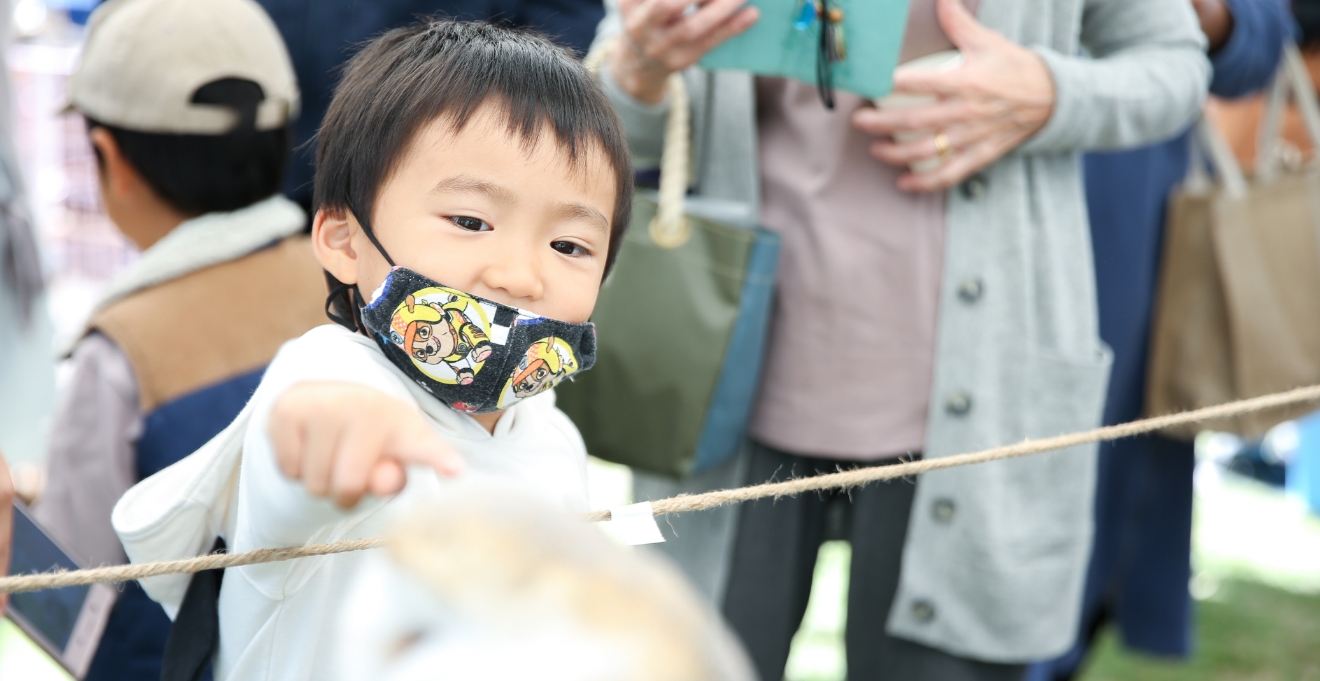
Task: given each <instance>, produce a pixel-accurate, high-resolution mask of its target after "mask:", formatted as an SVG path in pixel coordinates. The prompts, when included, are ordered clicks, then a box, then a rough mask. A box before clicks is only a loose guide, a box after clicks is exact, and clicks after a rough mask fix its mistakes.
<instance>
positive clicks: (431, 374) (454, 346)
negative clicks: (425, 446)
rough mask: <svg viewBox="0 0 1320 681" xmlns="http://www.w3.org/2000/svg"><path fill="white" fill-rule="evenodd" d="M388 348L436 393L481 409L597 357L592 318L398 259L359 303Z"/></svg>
mask: <svg viewBox="0 0 1320 681" xmlns="http://www.w3.org/2000/svg"><path fill="white" fill-rule="evenodd" d="M362 322H363V324H364V325H365V326H366V327H367V329H368V330H369V331H370V333H371V337H372V338H373V339H374V340H375V341H376V343H377V344H378V345H379V346H380V348H381V350H382V351H383V352H384V353H385V356H386V357H388V358H389V359H390V361H391V362H393V363H394V365H395V366H397V367H399V369H400V370H402V371H403V372H404V373H405V374H407V375H408V376H409V377H410V378H412V379H413V380H414V381H416V382H417V384H418V385H420V386H422V388H424V389H426V391H427V392H429V393H431V394H432V395H434V396H435V397H436V399H438V400H440V401H441V402H444V403H445V404H447V405H449V406H450V407H452V408H454V409H457V410H459V411H463V412H467V413H470V414H486V413H490V412H492V411H498V410H500V409H506V408H508V407H511V406H513V405H514V404H516V403H518V402H519V401H521V400H524V399H526V398H528V397H531V396H533V395H536V394H539V393H542V392H545V391H546V390H549V389H550V388H553V387H555V386H556V385H558V383H559V382H560V381H562V380H564V379H565V378H567V377H568V376H572V375H573V374H576V373H577V372H579V371H586V370H587V369H590V368H591V366H592V365H593V364H595V363H596V326H595V325H594V324H592V323H591V322H585V323H580V324H573V323H570V322H561V321H558V320H555V319H550V318H548V317H542V316H540V315H537V314H534V313H532V312H528V311H527V310H520V309H518V308H516V307H510V306H508V305H502V304H500V303H497V302H495V301H493V300H486V299H485V298H481V297H478V296H474V295H471V294H469V293H464V292H462V291H459V290H457V289H453V288H449V287H447V286H443V285H441V284H439V283H437V282H435V281H434V280H431V279H428V278H426V277H424V276H422V275H420V274H418V273H416V272H414V271H412V270H410V269H407V268H404V267H395V268H394V269H392V270H390V274H389V276H387V277H386V278H385V282H384V283H383V284H381V285H380V288H378V289H376V292H375V293H374V294H372V297H371V302H370V303H368V304H367V305H366V306H365V307H363V308H362Z"/></svg>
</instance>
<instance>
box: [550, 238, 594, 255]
mask: <svg viewBox="0 0 1320 681" xmlns="http://www.w3.org/2000/svg"><path fill="white" fill-rule="evenodd" d="M550 248H553V249H555V251H557V252H559V253H563V254H564V255H590V254H591V253H590V251H588V250H587V249H585V248H583V247H582V246H580V245H578V244H575V243H573V242H572V241H555V242H552V243H551V244H550Z"/></svg>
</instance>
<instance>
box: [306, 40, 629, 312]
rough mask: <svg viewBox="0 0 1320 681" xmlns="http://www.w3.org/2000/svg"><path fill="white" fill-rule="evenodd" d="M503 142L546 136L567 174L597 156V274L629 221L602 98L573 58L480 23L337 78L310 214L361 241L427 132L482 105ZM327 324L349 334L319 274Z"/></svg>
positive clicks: (620, 153) (459, 123)
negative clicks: (494, 118) (600, 242)
mask: <svg viewBox="0 0 1320 681" xmlns="http://www.w3.org/2000/svg"><path fill="white" fill-rule="evenodd" d="M487 103H490V104H494V105H496V106H498V107H499V110H500V111H501V113H502V114H503V115H504V117H505V120H506V122H507V123H508V130H509V133H510V134H512V135H517V136H518V137H520V138H521V139H522V140H523V141H524V142H526V143H533V142H535V140H536V139H537V138H538V135H539V134H540V133H541V130H542V127H543V126H547V125H548V126H549V127H550V129H551V130H552V131H553V132H554V135H555V138H556V139H557V140H558V142H559V144H560V145H561V147H562V148H563V149H564V150H566V151H567V152H568V155H569V158H570V159H572V161H573V162H574V163H584V162H585V160H586V159H587V158H588V155H589V154H590V152H591V150H593V149H599V150H601V151H602V152H603V153H604V155H605V157H606V158H607V159H609V162H610V164H611V165H612V166H613V170H614V175H615V202H614V215H613V216H612V217H611V220H610V244H609V249H608V252H607V254H606V259H605V272H606V273H608V272H609V270H610V268H611V267H613V265H614V260H615V257H616V256H617V255H618V253H619V247H620V246H621V245H622V244H623V233H624V230H626V229H627V227H628V220H629V218H630V217H631V214H632V192H633V175H632V160H631V156H630V153H629V149H628V141H627V138H626V137H625V136H624V133H623V127H622V125H620V123H619V120H618V118H617V117H616V116H615V114H614V109H613V108H612V107H611V106H610V103H609V101H608V100H606V98H605V95H604V93H603V92H602V91H601V89H600V87H599V85H597V83H596V81H595V79H594V78H592V77H591V74H589V73H588V72H587V70H586V68H584V67H583V66H582V63H581V62H579V61H578V60H577V59H575V58H574V56H573V55H572V53H571V52H569V51H568V50H566V49H565V48H562V47H559V46H557V45H555V44H554V43H552V42H550V41H549V40H547V39H545V38H543V37H541V36H539V35H537V34H535V33H532V32H530V31H525V30H520V29H515V28H507V27H503V26H496V25H492V24H488V23H484V22H456V21H444V20H438V21H430V22H426V23H419V24H416V25H413V26H409V27H406V28H399V29H395V30H392V31H389V32H388V33H385V34H383V35H381V36H380V37H378V38H376V39H375V40H373V41H372V42H371V43H369V44H368V45H367V46H366V47H365V48H363V49H362V51H361V52H359V53H358V54H357V55H356V56H354V57H353V59H352V60H351V61H349V62H348V64H347V66H346V67H345V71H344V77H343V80H342V81H340V83H339V86H338V88H336V90H335V95H334V99H332V100H331V102H330V108H329V109H328V110H327V111H326V115H325V119H324V121H323V122H322V124H321V130H320V132H319V133H318V136H317V150H316V187H315V196H314V201H313V208H314V209H315V210H324V211H328V212H330V213H331V214H334V215H343V214H344V213H345V211H348V212H351V213H352V214H353V215H354V216H355V217H356V218H357V219H358V221H359V223H361V224H362V225H363V227H364V228H365V229H367V230H370V229H371V226H370V224H371V223H370V220H371V217H372V214H373V210H374V208H375V202H376V197H377V195H378V194H379V193H380V190H381V187H383V186H384V184H385V182H386V180H388V179H389V176H390V174H391V173H393V172H394V170H395V168H396V167H397V166H398V164H399V161H400V159H401V158H402V157H403V155H404V154H405V153H407V151H408V145H409V144H410V143H411V142H412V141H413V138H414V137H415V136H416V135H417V133H418V132H419V131H420V130H421V129H422V127H424V126H425V125H427V124H428V123H430V122H432V121H434V120H436V119H438V118H441V117H445V118H448V119H449V120H450V121H451V122H452V125H453V130H454V131H455V132H457V131H459V130H461V129H462V128H463V126H464V125H466V124H467V123H468V121H469V120H470V119H471V118H472V116H473V115H474V114H475V113H476V112H477V110H478V109H480V108H481V107H482V106H483V105H484V104H487ZM326 279H327V281H328V282H329V284H330V287H331V294H332V295H331V298H332V299H331V300H330V301H329V304H331V305H333V307H334V313H335V314H334V315H332V317H331V318H332V319H335V318H336V317H338V319H336V321H340V323H345V324H346V325H349V324H348V322H349V320H355V319H356V315H355V312H356V305H355V303H354V301H353V300H352V299H351V298H349V288H350V287H346V286H343V285H341V284H340V283H339V282H338V281H336V280H335V279H334V277H332V276H330V274H329V273H327V274H326Z"/></svg>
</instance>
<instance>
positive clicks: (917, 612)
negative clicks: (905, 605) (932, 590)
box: [912, 601, 935, 624]
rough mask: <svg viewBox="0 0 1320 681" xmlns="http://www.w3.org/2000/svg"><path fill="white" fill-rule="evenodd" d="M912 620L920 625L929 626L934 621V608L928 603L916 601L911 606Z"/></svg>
mask: <svg viewBox="0 0 1320 681" xmlns="http://www.w3.org/2000/svg"><path fill="white" fill-rule="evenodd" d="M912 618H913V619H915V620H916V621H918V622H920V623H922V624H929V623H930V622H932V621H934V619H935V606H934V605H931V603H930V601H916V602H914V603H913V604H912Z"/></svg>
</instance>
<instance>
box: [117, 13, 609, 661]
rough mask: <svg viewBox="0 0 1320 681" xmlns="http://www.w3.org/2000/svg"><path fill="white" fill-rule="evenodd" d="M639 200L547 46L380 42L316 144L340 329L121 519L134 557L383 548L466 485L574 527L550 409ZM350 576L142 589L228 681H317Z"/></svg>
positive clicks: (575, 483) (471, 37)
mask: <svg viewBox="0 0 1320 681" xmlns="http://www.w3.org/2000/svg"><path fill="white" fill-rule="evenodd" d="M631 196H632V168H631V164H630V159H629V150H628V147H627V142H626V140H625V138H624V136H623V132H622V129H621V126H620V124H619V121H618V119H617V118H616V117H615V115H614V113H613V110H612V109H611V107H610V105H609V103H608V101H607V100H606V99H605V97H604V95H603V94H602V93H601V91H600V89H599V87H598V86H597V84H596V83H595V81H594V80H593V79H592V78H591V77H590V76H589V75H588V74H587V72H586V71H585V69H584V68H583V66H582V65H581V64H580V63H579V62H578V61H577V60H576V59H574V58H573V57H572V55H571V54H569V53H568V52H566V51H565V50H563V49H562V48H558V47H555V46H554V45H553V44H551V43H550V42H549V41H547V40H545V39H543V38H540V37H537V36H534V35H532V34H529V33H525V32H520V31H516V30H513V29H507V28H501V27H496V26H491V25H488V24H482V23H456V22H434V23H429V24H421V25H417V26H413V27H410V28H406V29H399V30H395V31H391V32H389V33H387V34H385V35H383V36H381V37H379V38H378V39H376V40H375V41H373V42H372V43H371V44H369V45H368V46H367V47H365V48H364V49H363V50H362V51H361V52H360V53H358V55H357V56H355V57H354V58H353V60H352V61H351V62H350V63H349V65H348V67H347V69H346V71H345V72H344V75H343V79H342V81H341V83H340V85H339V88H338V90H337V92H336V94H335V97H334V100H333V101H332V103H331V106H330V108H329V111H328V113H327V115H326V118H325V120H324V123H323V125H322V128H321V131H320V133H319V148H318V152H317V175H316V198H315V205H316V215H315V217H314V220H313V228H312V244H313V249H314V251H315V254H316V258H317V260H318V262H319V263H320V264H321V266H322V267H323V268H324V269H325V271H326V273H327V279H328V280H329V282H330V284H331V285H330V290H329V294H330V295H329V299H328V301H327V305H328V307H329V308H330V312H331V316H332V318H333V319H334V320H335V321H336V322H337V324H336V325H326V326H322V327H318V328H316V329H313V330H311V331H309V332H308V333H306V334H305V335H303V336H302V337H301V338H299V339H297V340H295V341H292V342H290V343H288V344H286V345H285V346H284V347H283V348H282V349H281V350H280V352H279V354H278V355H277V356H276V357H275V359H274V361H272V362H271V364H270V367H269V368H268V370H267V372H266V374H265V376H264V377H263V378H262V381H261V384H260V386H259V387H258V388H257V391H256V393H255V395H254V396H253V399H252V401H251V402H250V404H249V405H248V407H247V408H246V409H245V410H244V412H243V413H242V414H240V416H239V417H238V418H237V419H236V420H235V421H234V423H233V424H231V425H230V426H229V428H227V429H226V430H225V431H224V432H222V433H221V434H220V435H218V436H217V437H216V438H214V439H213V440H212V441H211V442H209V443H208V444H207V445H206V446H204V447H203V448H201V449H200V450H198V451H197V452H196V453H194V454H193V455H191V456H189V457H188V458H187V459H185V460H184V461H183V462H180V463H179V464H177V465H175V466H174V467H172V468H170V469H167V470H165V471H163V472H161V473H159V474H157V475H156V476H154V477H152V478H149V479H147V480H145V481H143V482H142V483H140V484H138V485H137V486H136V487H134V488H133V489H132V490H130V491H129V492H128V493H127V494H126V495H125V496H124V498H123V499H122V500H121V501H120V503H119V504H118V505H117V507H116V508H115V512H114V526H115V529H116V531H117V532H118V533H119V536H120V538H121V539H122V540H123V542H124V545H125V547H126V549H127V551H128V554H129V556H130V558H131V559H132V560H133V561H134V562H147V561H155V560H166V559H171V558H181V557H185V556H192V555H197V554H199V553H202V552H205V551H206V550H208V549H209V548H210V547H211V546H212V545H213V544H214V538H215V537H216V536H217V535H218V536H220V537H222V538H223V539H224V541H225V542H226V544H227V545H228V549H229V550H230V551H248V550H252V549H259V548H269V547H282V546H295V545H302V544H308V543H317V542H327V541H336V540H341V539H352V538H360V537H372V536H378V535H380V534H382V533H384V532H385V530H386V528H387V527H388V526H389V525H390V524H391V523H392V522H393V521H395V520H396V519H397V518H399V517H400V515H401V514H403V513H406V512H407V511H408V509H409V508H410V507H413V506H415V505H416V504H417V503H418V502H427V501H435V500H438V499H443V498H445V497H446V496H447V495H449V494H450V493H451V492H452V486H453V485H455V484H460V483H459V482H457V481H454V480H451V478H452V476H454V475H456V474H457V473H458V472H459V471H460V469H462V470H463V471H465V472H464V474H463V477H464V478H465V479H469V478H495V479H499V480H501V481H502V482H504V483H505V484H507V485H513V486H515V487H517V488H518V489H519V490H521V492H520V493H526V494H529V495H531V496H535V497H537V498H540V499H542V501H543V502H544V503H546V504H549V505H550V506H551V507H552V508H555V509H557V510H562V511H564V512H582V511H585V510H586V509H587V493H586V451H585V448H584V446H583V443H582V440H581V437H580V436H579V435H578V433H577V430H576V429H575V428H574V426H573V424H572V423H571V422H570V421H569V420H568V419H567V417H565V416H564V414H563V413H562V412H560V411H559V410H558V409H557V408H556V407H555V403H554V395H553V392H552V391H551V390H550V389H551V388H553V387H554V386H555V385H556V384H557V383H558V382H559V381H561V380H562V379H564V378H566V377H569V376H571V375H573V374H575V373H577V372H579V371H583V370H586V369H588V368H590V367H591V365H592V363H593V362H594V361H595V352H596V346H595V331H594V327H592V325H591V324H590V322H589V319H590V317H591V314H592V309H593V308H594V306H595V302H596V297H597V295H598V293H599V290H600V286H601V283H602V282H603V280H604V277H605V275H606V273H607V272H608V271H609V268H610V266H611V265H612V263H613V261H614V259H615V256H616V255H617V253H618V251H619V247H620V245H621V242H622V235H623V231H624V229H625V228H626V226H627V222H628V217H629V215H630V210H631V207H630V203H631ZM283 294H284V292H283V291H281V290H271V291H270V292H269V294H268V295H271V296H275V297H278V296H282V295H283ZM529 369H531V371H530V373H529V372H528V370H529ZM364 559H365V555H364V554H363V553H361V552H359V553H348V554H339V555H333V556H326V557H318V558H311V559H306V560H295V561H288V562H276V563H266V564H259V565H251V566H245V567H239V568H231V569H229V570H226V571H225V574H224V579H223V582H219V581H218V580H215V579H214V578H213V577H210V576H200V575H199V576H198V577H194V578H191V579H190V578H188V577H186V576H163V577H154V578H149V579H146V580H143V587H144V588H145V589H146V590H147V592H148V593H149V594H151V596H152V597H153V598H155V599H156V600H157V601H158V602H160V603H161V604H162V605H164V606H165V607H166V609H167V611H169V612H171V614H175V613H177V619H176V623H175V627H176V631H178V630H179V628H180V627H184V626H186V627H187V630H188V631H193V632H203V631H208V630H209V629H208V627H212V626H218V629H217V630H218V635H217V637H216V638H217V639H218V640H217V641H215V643H216V644H217V646H218V647H217V648H216V652H215V655H214V660H215V670H216V676H217V678H218V679H325V678H331V677H332V676H333V672H334V670H333V667H332V664H333V663H332V660H333V656H332V655H331V654H330V653H331V651H332V649H333V647H334V644H333V640H332V639H333V636H332V633H333V626H332V618H331V615H332V614H333V612H334V609H335V608H336V607H337V605H338V603H339V601H340V600H341V598H342V594H343V593H344V591H345V590H346V589H347V587H348V585H349V584H350V582H351V581H352V579H353V578H354V576H355V575H357V574H358V572H359V571H360V570H361V567H362V565H363V560H364ZM217 592H218V625H217V624H216V623H215V622H213V621H212V622H209V623H208V621H207V620H208V619H214V611H215V609H216V608H215V604H216V598H217ZM209 644H210V642H208V641H203V642H202V644H199V645H198V646H195V647H194V650H193V652H192V653H190V656H189V657H188V660H189V661H188V662H187V663H183V662H181V663H180V667H182V668H186V669H192V668H195V666H196V665H199V664H202V663H204V661H205V659H206V658H207V657H209V655H210V649H209ZM180 678H187V677H186V676H183V677H180Z"/></svg>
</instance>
